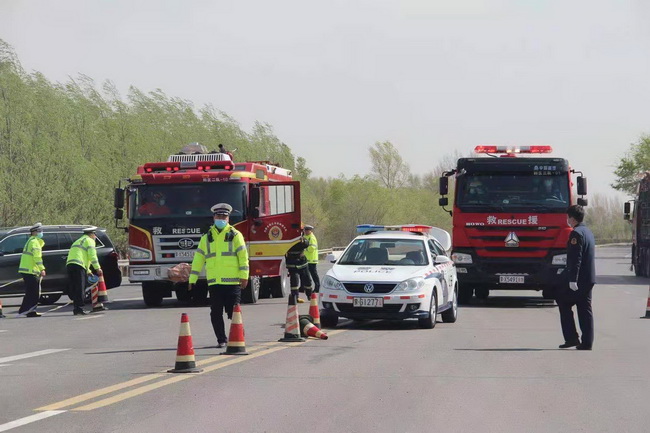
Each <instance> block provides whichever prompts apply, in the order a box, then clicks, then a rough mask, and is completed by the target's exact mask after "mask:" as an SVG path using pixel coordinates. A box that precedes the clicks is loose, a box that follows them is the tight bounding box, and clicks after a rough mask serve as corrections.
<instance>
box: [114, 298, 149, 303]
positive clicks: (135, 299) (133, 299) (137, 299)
mask: <svg viewBox="0 0 650 433" xmlns="http://www.w3.org/2000/svg"><path fill="white" fill-rule="evenodd" d="M143 299H144V298H125V299H113V300H112V301H111V302H123V301H142V300H143Z"/></svg>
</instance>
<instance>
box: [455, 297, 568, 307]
mask: <svg viewBox="0 0 650 433" xmlns="http://www.w3.org/2000/svg"><path fill="white" fill-rule="evenodd" d="M553 307H555V301H554V300H553V299H544V298H542V297H541V296H490V297H489V298H488V299H485V300H483V299H476V298H473V299H472V303H471V304H469V305H462V306H461V307H460V308H553Z"/></svg>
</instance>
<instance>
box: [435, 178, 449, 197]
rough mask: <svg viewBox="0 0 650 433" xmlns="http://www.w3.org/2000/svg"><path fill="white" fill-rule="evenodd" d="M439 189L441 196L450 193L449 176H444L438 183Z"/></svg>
mask: <svg viewBox="0 0 650 433" xmlns="http://www.w3.org/2000/svg"><path fill="white" fill-rule="evenodd" d="M438 187H439V190H440V195H447V194H448V193H449V178H448V177H447V176H442V177H441V178H440V182H439V183H438Z"/></svg>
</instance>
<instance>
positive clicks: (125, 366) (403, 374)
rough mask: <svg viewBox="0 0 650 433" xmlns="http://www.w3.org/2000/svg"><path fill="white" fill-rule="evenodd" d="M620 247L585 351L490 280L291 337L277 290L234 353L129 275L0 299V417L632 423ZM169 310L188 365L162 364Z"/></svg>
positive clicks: (445, 424) (449, 424)
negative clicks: (477, 290) (424, 319)
mask: <svg viewBox="0 0 650 433" xmlns="http://www.w3.org/2000/svg"><path fill="white" fill-rule="evenodd" d="M626 256H628V257H629V251H628V249H627V248H623V247H608V248H599V249H598V261H597V267H598V273H599V277H598V280H599V284H598V285H597V286H596V288H595V292H594V314H595V324H596V338H595V345H594V350H593V351H591V352H583V351H576V350H558V349H557V345H558V344H560V343H562V341H563V339H562V334H561V332H560V324H559V316H558V312H557V308H556V307H555V305H554V303H553V302H552V301H547V300H544V299H542V298H541V295H540V294H538V293H537V292H497V293H494V294H493V295H492V296H491V297H490V298H489V299H488V300H487V301H485V302H483V303H476V304H474V305H471V306H467V307H464V308H461V309H460V311H459V319H458V322H456V323H454V324H445V323H441V322H439V323H438V324H437V326H436V327H435V328H434V329H432V330H422V329H418V328H417V324H416V323H415V322H414V323H411V322H403V323H391V322H382V321H373V322H366V323H362V324H353V323H351V322H344V323H343V324H342V326H340V327H339V328H337V329H336V330H327V331H328V332H329V334H330V339H329V340H327V341H322V340H314V339H311V340H309V341H308V342H306V343H302V344H285V343H278V342H277V339H278V338H280V337H281V336H282V334H283V330H282V328H281V326H282V325H283V324H284V321H285V316H286V299H268V300H262V301H260V302H259V303H258V304H256V305H244V306H243V318H244V326H245V329H246V344H247V348H248V351H249V353H250V355H248V356H237V357H233V356H223V355H220V353H221V352H222V351H223V350H221V349H215V348H214V347H213V346H214V345H215V343H216V341H215V337H214V335H213V333H212V329H211V326H210V321H209V309H208V308H207V307H188V306H183V305H180V304H178V303H177V302H176V301H174V300H166V301H165V303H164V305H163V306H162V307H161V308H155V309H147V308H145V307H144V305H143V302H142V300H141V294H140V288H139V286H136V285H130V284H126V285H124V286H123V287H121V288H119V289H115V290H111V291H110V292H109V295H110V298H111V300H112V302H111V303H110V304H107V305H108V306H109V307H110V311H108V312H106V313H105V314H96V315H90V316H87V317H83V318H80V317H74V316H72V312H71V307H70V306H69V305H67V306H66V305H65V304H64V303H59V304H57V305H56V306H54V307H41V308H40V311H43V312H45V311H48V310H51V309H54V308H56V309H55V310H54V311H51V312H47V313H46V314H45V315H44V316H43V317H42V318H39V319H27V318H15V312H16V310H17V308H18V305H19V303H20V299H19V298H9V299H3V303H4V313H5V314H6V315H7V316H8V318H6V319H0V389H1V390H2V391H1V392H0V431H6V430H11V431H15V432H42V431H47V432H65V433H72V432H84V433H86V432H185V431H197V432H216V431H219V432H303V431H307V432H332V431H337V432H429V431H445V432H524V431H526V432H613V431H617V432H618V431H621V432H623V431H625V432H646V431H648V430H649V427H648V426H649V425H650V413H649V412H648V410H647V407H648V403H647V402H648V401H650V383H649V379H650V368H648V364H649V363H650V345H649V344H648V341H650V320H644V319H640V316H642V315H644V313H645V308H646V300H647V297H648V280H647V279H643V278H637V277H634V276H633V275H632V273H631V272H630V271H629V264H628V263H629V258H626ZM326 267H327V265H323V266H322V268H326ZM300 309H301V313H303V314H305V313H306V312H307V309H308V304H302V305H300ZM182 312H187V313H189V316H190V323H191V329H192V337H193V341H194V346H195V350H196V359H197V362H199V363H200V364H201V367H202V368H204V372H203V373H202V374H193V375H174V374H168V373H165V372H164V371H165V370H167V369H169V368H172V367H173V366H174V361H175V352H176V342H177V338H178V330H179V323H180V314H181V313H182ZM20 424H23V425H20Z"/></svg>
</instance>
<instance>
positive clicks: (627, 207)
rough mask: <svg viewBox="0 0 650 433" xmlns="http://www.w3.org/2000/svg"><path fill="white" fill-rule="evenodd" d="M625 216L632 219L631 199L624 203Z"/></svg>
mask: <svg viewBox="0 0 650 433" xmlns="http://www.w3.org/2000/svg"><path fill="white" fill-rule="evenodd" d="M623 218H624V219H625V220H629V219H630V202H629V201H628V202H626V203H625V204H623Z"/></svg>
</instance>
